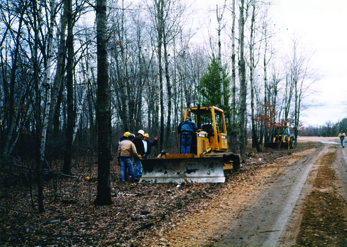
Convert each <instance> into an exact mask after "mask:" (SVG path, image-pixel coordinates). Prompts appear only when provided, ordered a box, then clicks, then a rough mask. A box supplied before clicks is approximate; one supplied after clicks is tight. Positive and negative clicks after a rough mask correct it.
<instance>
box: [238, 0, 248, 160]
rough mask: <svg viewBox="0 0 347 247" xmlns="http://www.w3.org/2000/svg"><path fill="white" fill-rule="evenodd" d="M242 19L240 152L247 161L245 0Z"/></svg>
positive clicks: (240, 34)
mask: <svg viewBox="0 0 347 247" xmlns="http://www.w3.org/2000/svg"><path fill="white" fill-rule="evenodd" d="M239 10H240V17H239V18H240V19H239V52H240V55H239V78H240V142H241V146H240V154H241V160H242V162H243V163H244V162H246V155H245V149H246V144H247V143H246V112H247V105H246V98H247V81H246V62H245V55H244V42H245V41H244V40H245V37H244V33H245V32H244V28H245V17H244V12H245V1H244V0H241V3H240V7H239Z"/></svg>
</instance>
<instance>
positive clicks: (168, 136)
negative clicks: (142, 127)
mask: <svg viewBox="0 0 347 247" xmlns="http://www.w3.org/2000/svg"><path fill="white" fill-rule="evenodd" d="M163 38H164V40H163V41H164V42H163V44H164V59H165V78H166V88H167V100H168V106H167V122H166V134H165V137H166V140H167V141H168V140H171V114H172V113H171V110H172V103H171V97H172V95H171V82H170V74H169V58H168V51H167V45H168V40H167V36H166V34H165V33H164V35H163Z"/></svg>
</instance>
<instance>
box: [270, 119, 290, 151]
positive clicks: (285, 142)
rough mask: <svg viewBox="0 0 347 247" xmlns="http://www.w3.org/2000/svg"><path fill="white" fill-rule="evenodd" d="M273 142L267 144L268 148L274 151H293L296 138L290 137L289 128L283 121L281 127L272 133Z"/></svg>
mask: <svg viewBox="0 0 347 247" xmlns="http://www.w3.org/2000/svg"><path fill="white" fill-rule="evenodd" d="M271 139H272V142H268V143H266V147H267V148H273V149H278V150H280V149H292V148H293V143H294V136H291V135H290V132H289V127H288V125H286V124H285V121H284V119H282V123H281V125H279V126H277V127H275V128H274V129H273V131H272V137H271Z"/></svg>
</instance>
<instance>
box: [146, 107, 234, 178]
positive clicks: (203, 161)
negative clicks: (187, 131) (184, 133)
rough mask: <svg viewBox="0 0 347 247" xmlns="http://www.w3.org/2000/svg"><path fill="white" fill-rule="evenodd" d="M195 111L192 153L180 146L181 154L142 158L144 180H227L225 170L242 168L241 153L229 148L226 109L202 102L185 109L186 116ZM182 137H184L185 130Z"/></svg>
mask: <svg viewBox="0 0 347 247" xmlns="http://www.w3.org/2000/svg"><path fill="white" fill-rule="evenodd" d="M191 115H193V116H194V117H195V120H196V121H195V122H196V123H197V131H195V132H193V133H191V134H192V136H193V138H192V144H191V149H190V153H181V149H180V148H179V150H180V151H179V153H178V154H162V155H160V157H159V158H154V159H144V160H142V161H141V162H142V169H143V174H142V177H141V179H140V183H181V182H184V181H189V182H197V183H224V182H225V175H224V172H225V171H229V170H231V171H233V172H236V171H238V170H239V168H240V158H239V156H238V155H236V154H234V153H231V152H228V139H227V130H226V124H225V118H224V112H223V110H222V109H220V108H218V107H215V106H208V107H200V106H199V105H198V106H197V107H191V108H186V109H185V112H184V119H186V118H187V117H188V116H191ZM178 137H179V138H178V139H179V140H181V138H180V137H181V133H179V134H178ZM180 146H181V143H180V141H179V147H180Z"/></svg>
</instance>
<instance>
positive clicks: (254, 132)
mask: <svg viewBox="0 0 347 247" xmlns="http://www.w3.org/2000/svg"><path fill="white" fill-rule="evenodd" d="M252 5H253V6H252V7H253V9H252V18H251V30H250V32H251V33H250V34H251V37H250V43H249V60H250V66H249V80H250V84H251V111H252V116H251V117H252V147H255V148H256V149H257V152H260V151H261V149H260V146H259V142H258V135H257V130H256V124H255V114H254V107H255V106H254V78H253V77H254V68H255V62H254V47H253V46H254V43H255V42H254V26H255V3H254V2H253V3H252Z"/></svg>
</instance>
